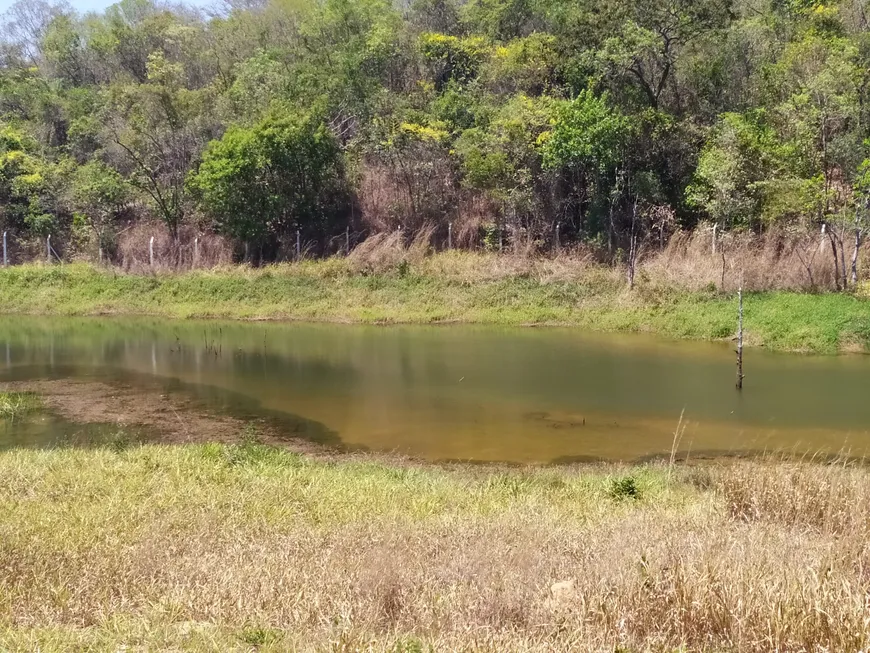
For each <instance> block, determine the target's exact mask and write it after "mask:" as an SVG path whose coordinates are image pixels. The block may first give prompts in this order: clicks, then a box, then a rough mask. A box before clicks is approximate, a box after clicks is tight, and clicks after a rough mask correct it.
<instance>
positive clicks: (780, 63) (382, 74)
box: [0, 0, 870, 260]
mask: <svg viewBox="0 0 870 653" xmlns="http://www.w3.org/2000/svg"><path fill="white" fill-rule="evenodd" d="M868 16H870V6H868V1H867V0H833V1H832V2H828V3H822V2H819V1H818V0H799V1H798V0H794V1H780V0H777V1H773V0H665V1H660V0H639V1H635V0H631V1H629V0H597V1H596V2H588V1H586V0H580V1H579V2H578V1H577V0H414V1H413V2H411V3H409V4H405V3H391V2H389V1H388V0H322V1H320V2H316V3H303V2H296V1H294V0H250V1H246V2H234V1H230V2H227V3H226V4H225V5H224V8H223V9H221V10H210V11H209V12H205V11H203V10H199V9H195V8H192V7H188V6H184V5H182V4H165V3H163V2H162V0H121V2H118V3H117V4H115V5H112V6H111V7H110V8H108V9H107V10H106V11H105V12H102V13H88V14H85V15H81V14H78V13H76V12H75V11H74V10H72V9H71V8H70V7H69V6H68V5H67V4H65V3H63V2H56V3H52V2H51V1H50V0H39V1H38V2H35V1H34V0H19V2H18V3H16V4H15V5H13V6H12V8H11V9H10V10H8V11H7V13H6V14H4V15H3V17H2V20H0V223H2V224H0V227H2V228H3V229H4V230H9V231H11V232H12V233H13V234H14V236H15V237H16V238H17V239H18V240H19V241H21V242H24V243H26V242H29V241H35V240H36V239H38V238H42V237H44V236H45V235H46V234H48V233H52V234H54V235H55V238H56V242H61V241H63V242H64V243H65V244H66V246H68V247H70V248H74V249H75V248H78V249H80V250H83V251H84V250H88V251H91V252H93V251H96V248H97V247H99V248H103V247H104V246H106V245H107V244H108V243H111V242H112V239H113V234H114V233H116V232H117V231H118V230H120V229H122V228H124V227H123V225H125V224H126V223H130V222H135V221H139V220H156V221H160V222H162V223H163V224H165V226H166V228H167V230H168V233H169V234H170V235H171V236H172V237H173V238H178V237H179V232H180V229H181V228H182V227H184V225H196V227H197V229H201V230H211V231H215V232H218V233H221V234H223V235H225V236H226V237H227V238H230V239H233V240H234V241H236V243H237V244H238V245H239V251H242V249H243V248H242V246H243V245H244V249H246V250H248V251H249V252H250V253H256V255H257V256H258V257H262V258H263V259H265V260H269V259H275V258H282V257H284V256H286V255H287V254H288V251H289V248H290V245H289V243H290V241H291V240H293V238H295V236H294V235H293V234H295V233H296V231H297V230H299V231H301V232H302V233H303V234H304V236H305V238H307V239H309V240H312V241H316V242H319V243H320V244H321V245H320V250H321V251H323V252H326V251H329V244H328V243H329V242H330V239H332V238H334V237H335V236H337V235H338V234H341V233H343V232H344V230H345V229H346V228H347V227H348V225H351V226H352V228H353V229H354V230H355V231H366V230H367V231H370V232H371V231H376V230H379V229H395V228H397V227H403V228H405V229H407V230H409V231H413V230H414V229H417V228H419V227H421V226H422V225H424V224H427V223H428V224H430V225H433V226H434V227H436V228H437V229H440V230H441V231H440V233H442V235H443V234H446V225H447V223H455V224H457V225H461V227H462V229H461V230H460V231H457V233H458V234H459V233H461V234H462V236H461V238H460V237H457V240H456V242H459V243H469V244H470V243H472V242H474V241H475V240H476V239H478V238H482V237H483V236H482V234H483V233H484V232H485V230H486V229H487V228H490V226H491V225H498V226H499V227H500V228H502V229H503V231H504V233H505V237H506V238H508V239H513V240H516V241H518V240H521V239H524V242H527V243H538V244H541V246H545V244H546V243H549V242H552V239H551V236H550V235H551V234H552V233H553V231H554V230H555V229H556V228H557V226H558V227H559V229H560V233H561V234H562V235H563V236H562V237H563V238H566V239H572V240H575V241H578V242H589V243H603V242H604V240H606V241H607V242H608V244H609V249H610V251H611V252H614V251H615V248H616V247H626V246H627V244H628V243H629V242H630V240H631V239H632V238H634V237H635V235H636V232H637V229H638V224H641V225H643V224H646V223H644V222H643V220H641V222H638V220H639V217H638V216H641V218H643V216H652V215H655V214H662V213H663V212H664V213H667V214H668V215H672V216H675V218H676V221H675V224H678V225H681V226H682V227H685V228H691V227H693V226H695V225H697V224H699V223H701V222H704V221H712V222H716V223H718V224H719V225H720V227H721V228H722V229H752V230H762V229H766V228H768V227H769V226H770V225H775V224H789V225H793V224H798V225H803V226H804V227H807V228H809V227H813V228H818V227H819V226H821V225H826V224H846V223H847V222H848V223H849V224H852V223H855V221H856V218H855V216H856V215H858V216H859V217H858V219H857V223H858V224H866V222H867V221H868V220H870V216H868V215H867V214H868V211H870V206H868V203H867V201H866V197H867V190H866V187H867V182H866V179H867V167H868V164H867V161H868V160H870V151H868V150H870V146H868V142H870V115H868V111H870V110H868V107H870V30H868ZM644 219H645V218H644ZM647 223H649V220H647ZM89 248H90V249H89Z"/></svg>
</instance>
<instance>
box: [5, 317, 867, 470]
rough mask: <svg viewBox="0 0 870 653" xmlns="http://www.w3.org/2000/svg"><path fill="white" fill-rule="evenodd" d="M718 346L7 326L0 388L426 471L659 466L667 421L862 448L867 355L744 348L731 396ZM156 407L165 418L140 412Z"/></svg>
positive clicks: (343, 331)
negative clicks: (252, 432) (477, 464)
mask: <svg viewBox="0 0 870 653" xmlns="http://www.w3.org/2000/svg"><path fill="white" fill-rule="evenodd" d="M732 349H733V348H732V347H731V346H730V345H729V344H727V343H690V342H671V341H664V340H659V339H654V338H649V337H645V336H613V335H609V336H608V335H596V334H585V333H582V332H578V331H576V330H570V329H500V328H492V327H488V328H484V327H467V326H451V327H369V326H346V325H310V324H273V323H268V324H264V323H219V322H206V321H167V320H154V319H148V318H139V319H129V318H124V319H114V318H82V319H72V318H69V319H67V318H33V317H4V318H0V382H16V383H19V384H20V383H22V382H23V383H25V384H32V383H33V382H35V381H40V382H43V383H44V382H46V381H60V382H64V381H67V380H75V381H77V382H79V383H81V382H83V381H86V382H88V383H97V384H103V386H104V387H108V388H112V387H123V388H126V390H125V391H124V393H126V394H124V398H123V401H121V400H120V399H117V397H116V399H115V400H113V399H112V398H111V397H112V393H111V392H108V391H107V392H104V393H103V395H105V396H104V397H103V398H99V399H98V398H96V397H94V396H91V397H90V398H89V397H88V396H87V395H86V394H85V395H82V396H81V397H80V398H76V397H75V396H72V397H70V396H69V391H64V390H61V389H59V388H63V387H64V386H63V385H61V386H57V385H54V386H52V388H53V390H52V394H53V395H54V396H55V397H56V396H59V395H63V394H64V392H66V394H67V399H66V404H65V406H66V407H65V409H64V410H65V411H66V413H67V414H68V415H69V416H71V418H73V419H75V420H81V421H94V419H96V418H94V416H93V415H91V416H90V418H89V417H88V412H89V410H88V409H89V407H94V406H97V404H96V403H95V402H98V401H99V402H102V403H101V404H99V408H100V410H99V411H97V412H99V414H100V419H99V420H98V421H101V422H108V423H110V424H111V423H113V422H117V423H125V424H134V423H139V422H143V421H144V426H145V427H146V428H150V429H152V430H156V431H158V432H159V431H160V427H161V425H163V426H165V423H164V422H167V421H173V422H175V424H176V426H174V427H173V429H168V428H165V429H164V431H168V430H175V431H176V432H183V430H182V429H181V425H182V424H191V425H194V424H195V423H197V419H199V418H198V417H197V415H200V414H201V413H202V411H205V412H206V413H208V414H209V415H211V416H220V418H219V419H224V420H231V421H230V422H226V423H225V424H224V427H225V428H224V427H221V428H223V430H220V429H218V431H219V432H220V433H222V434H224V435H221V436H220V437H218V436H217V435H215V439H225V437H228V436H226V434H228V433H236V432H237V431H238V428H239V427H240V425H244V423H245V421H246V420H250V419H265V420H268V422H269V425H270V427H269V428H270V429H273V431H272V432H273V433H275V434H277V436H278V437H285V438H302V439H306V440H311V441H315V442H319V443H323V444H327V445H330V446H338V447H341V446H348V447H353V448H364V449H371V450H376V451H397V452H401V453H405V454H410V455H413V456H419V457H422V458H426V459H430V460H454V459H456V460H479V461H513V462H559V461H569V460H587V459H609V460H615V459H619V460H638V459H643V458H647V457H651V456H659V455H667V454H668V452H669V451H670V450H671V447H672V445H673V442H674V431H675V429H676V428H677V424H678V422H679V420H680V416H681V414H682V415H683V421H682V430H681V436H680V438H679V441H678V442H679V444H678V447H677V448H678V449H679V450H680V451H681V452H682V453H683V454H686V453H688V454H689V455H690V456H694V457H702V456H711V455H728V454H737V453H742V452H748V451H762V450H787V451H792V452H798V453H803V452H812V453H817V452H827V453H837V452H842V451H848V452H849V453H850V454H851V455H855V456H863V455H865V454H866V453H868V451H867V450H868V449H870V446H868V445H870V397H868V388H870V357H867V356H827V357H825V356H799V355H788V354H774V353H769V352H766V351H764V350H761V349H750V350H747V353H746V382H745V383H746V386H745V389H744V391H743V392H742V393H738V392H737V391H736V390H735V388H734V376H735V369H734V354H733V350H732ZM138 388H141V392H138V393H137V389H138ZM146 390H147V392H146ZM97 394H99V393H97ZM122 394H123V393H122ZM118 396H120V395H118ZM155 396H157V397H160V396H163V397H166V398H169V399H171V401H169V400H168V399H167V401H168V403H167V406H168V405H169V404H170V403H171V405H172V409H171V410H170V409H169V408H167V407H166V406H163V407H160V406H158V405H157V404H154V405H152V406H151V408H153V410H146V411H144V413H147V414H149V415H151V417H149V420H150V421H149V420H143V419H142V418H141V416H140V418H137V417H136V413H137V406H138V407H143V406H144V407H147V406H148V402H152V404H153V402H154V401H155V400H154V397H155ZM55 401H59V400H57V399H55ZM157 403H158V404H159V401H158V402H157ZM194 409H196V411H199V412H195V410H194ZM90 412H93V411H90ZM138 412H143V411H138ZM155 415H156V417H154V416H155ZM91 418H93V419H91ZM215 419H218V417H215ZM49 421H50V420H49ZM189 428H194V427H193V426H191V427H189ZM30 429H31V431H32V432H25V431H26V430H25V429H24V425H23V423H22V425H21V426H20V427H12V428H10V427H9V425H7V426H6V428H5V430H4V431H2V432H0V446H14V445H20V444H28V443H29V444H38V445H45V444H50V443H53V442H62V441H63V438H62V437H61V435H63V434H62V433H60V431H62V430H63V429H58V432H57V433H54V432H53V430H52V429H53V427H52V426H51V424H49V423H46V424H43V426H42V427H41V429H35V428H34V427H33V426H31V427H30ZM36 431H39V433H38V436H37V435H34V433H36ZM218 431H215V433H217V432H218ZM208 438H209V436H208V433H207V430H206V431H203V432H202V437H197V438H192V439H197V440H200V439H208Z"/></svg>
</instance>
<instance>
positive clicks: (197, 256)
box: [193, 236, 199, 267]
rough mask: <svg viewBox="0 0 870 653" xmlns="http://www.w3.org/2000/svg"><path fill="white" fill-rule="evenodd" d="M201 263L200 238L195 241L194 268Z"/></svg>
mask: <svg viewBox="0 0 870 653" xmlns="http://www.w3.org/2000/svg"><path fill="white" fill-rule="evenodd" d="M198 262H199V236H197V237H196V238H194V239H193V267H196V264H197V263H198Z"/></svg>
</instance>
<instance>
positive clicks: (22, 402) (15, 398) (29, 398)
mask: <svg viewBox="0 0 870 653" xmlns="http://www.w3.org/2000/svg"><path fill="white" fill-rule="evenodd" d="M41 407H42V401H41V400H40V398H39V396H38V395H36V394H34V393H32V392H0V419H10V420H12V419H15V418H17V417H20V416H22V415H25V414H27V413H30V412H33V411H35V410H39V409H40V408H41Z"/></svg>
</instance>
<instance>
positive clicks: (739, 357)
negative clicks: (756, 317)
mask: <svg viewBox="0 0 870 653" xmlns="http://www.w3.org/2000/svg"><path fill="white" fill-rule="evenodd" d="M737 389H738V390H743V282H742V281H741V282H740V287H739V288H738V289H737Z"/></svg>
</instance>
